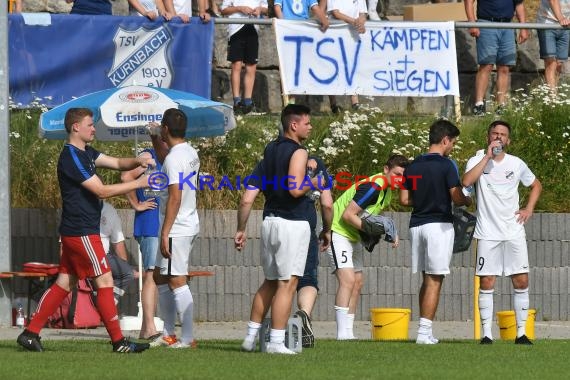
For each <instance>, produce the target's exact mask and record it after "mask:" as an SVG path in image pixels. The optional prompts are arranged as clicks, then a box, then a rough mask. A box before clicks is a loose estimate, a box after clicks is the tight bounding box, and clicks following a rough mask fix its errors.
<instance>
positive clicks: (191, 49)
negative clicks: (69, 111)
mask: <svg viewBox="0 0 570 380" xmlns="http://www.w3.org/2000/svg"><path fill="white" fill-rule="evenodd" d="M45 17H47V22H45V21H43V22H42V23H41V24H42V25H31V24H33V23H35V22H33V20H32V22H30V19H27V21H28V23H26V22H25V21H24V17H23V16H22V15H9V18H8V33H9V35H8V36H9V42H8V56H9V74H10V97H11V99H12V101H13V102H14V103H16V104H17V105H18V106H22V107H26V106H29V105H30V104H31V103H33V102H38V103H41V104H44V105H47V106H48V107H54V106H57V105H59V104H62V103H64V102H66V101H69V100H71V99H73V98H75V97H79V96H82V95H85V94H88V93H91V92H95V91H100V90H104V89H108V88H112V87H121V86H126V85H133V84H135V85H143V86H155V87H163V88H172V89H176V90H180V91H187V92H191V93H194V94H196V95H200V96H202V97H204V98H208V99H209V98H210V89H211V62H212V59H211V58H212V51H213V44H214V24H213V23H212V22H210V23H207V24H203V23H202V22H201V21H200V20H199V19H198V18H192V19H191V22H190V23H189V24H183V23H182V22H181V21H180V19H178V18H176V19H173V20H172V21H170V22H168V23H167V22H164V19H160V21H155V22H153V21H149V20H148V19H147V18H146V17H119V16H80V15H58V14H54V15H44V18H43V19H42V20H45Z"/></svg>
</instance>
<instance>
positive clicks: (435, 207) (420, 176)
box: [404, 153, 461, 227]
mask: <svg viewBox="0 0 570 380" xmlns="http://www.w3.org/2000/svg"><path fill="white" fill-rule="evenodd" d="M404 178H405V182H404V187H405V188H406V189H407V190H408V191H409V192H410V194H411V198H412V206H413V210H412V216H411V218H410V227H416V226H421V225H423V224H427V223H453V215H452V213H451V194H450V193H449V190H450V189H452V188H454V187H459V186H461V182H460V180H459V173H458V172H457V165H455V163H454V162H453V161H451V160H450V159H449V158H447V157H443V156H442V155H440V154H437V153H433V154H423V155H421V156H418V157H416V159H415V160H414V162H412V163H411V164H410V165H409V166H408V167H407V168H406V170H405V171H404Z"/></svg>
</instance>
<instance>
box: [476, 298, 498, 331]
mask: <svg viewBox="0 0 570 380" xmlns="http://www.w3.org/2000/svg"><path fill="white" fill-rule="evenodd" d="M494 291H495V290H494V289H489V290H484V289H481V290H479V314H480V316H481V326H482V327H483V336H484V337H485V336H486V337H488V338H489V339H493V333H492V331H491V327H492V325H493V292H494Z"/></svg>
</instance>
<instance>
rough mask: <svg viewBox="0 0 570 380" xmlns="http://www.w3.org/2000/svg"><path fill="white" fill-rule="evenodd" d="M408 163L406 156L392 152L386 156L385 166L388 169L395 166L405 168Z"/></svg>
mask: <svg viewBox="0 0 570 380" xmlns="http://www.w3.org/2000/svg"><path fill="white" fill-rule="evenodd" d="M409 164H410V160H408V159H407V158H406V157H404V156H402V155H401V154H393V155H391V156H390V157H388V161H386V166H387V167H388V170H390V169H393V168H395V167H396V166H399V167H401V168H404V169H405V168H406V167H407V166H408V165H409Z"/></svg>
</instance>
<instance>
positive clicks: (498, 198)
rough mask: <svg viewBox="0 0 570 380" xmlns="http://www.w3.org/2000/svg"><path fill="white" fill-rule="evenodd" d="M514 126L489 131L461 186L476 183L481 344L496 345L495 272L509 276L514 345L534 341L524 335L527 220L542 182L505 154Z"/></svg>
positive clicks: (497, 124)
mask: <svg viewBox="0 0 570 380" xmlns="http://www.w3.org/2000/svg"><path fill="white" fill-rule="evenodd" d="M510 133H511V126H510V125H509V124H508V123H507V122H505V121H501V120H497V121H494V122H492V123H491V125H490V126H489V129H488V131H487V142H488V144H489V145H488V147H487V149H486V150H480V151H478V152H477V153H476V154H475V156H474V157H472V158H470V159H469V161H468V162H467V167H466V170H465V175H464V176H463V181H462V182H463V186H465V187H469V186H473V185H475V191H476V199H477V225H476V227H475V234H474V237H475V238H476V239H478V246H477V265H476V268H475V273H476V275H477V276H479V278H480V292H479V312H480V314H481V324H482V327H483V339H482V340H481V344H490V343H493V336H492V334H491V324H492V319H493V288H494V286H495V278H496V276H497V275H499V276H502V275H503V274H504V275H505V276H509V277H511V280H512V283H513V287H514V297H513V304H514V309H515V318H516V322H517V338H516V340H515V344H532V343H531V342H530V340H529V339H528V337H527V336H526V335H525V326H526V320H527V316H528V308H529V295H528V272H529V263H528V252H527V246H526V235H525V230H524V224H525V223H526V222H527V221H528V220H529V219H530V217H531V216H532V214H533V211H534V208H535V206H536V203H537V202H538V198H539V197H540V193H541V191H542V185H541V184H540V182H539V180H538V179H537V178H536V177H535V175H534V174H533V173H532V171H531V170H530V169H529V168H528V166H527V165H526V164H525V163H524V162H523V161H522V160H521V159H520V158H518V157H515V156H512V155H510V154H508V153H506V152H505V149H506V148H507V147H508V146H509V145H510V143H511V140H510ZM519 183H522V184H523V185H524V186H527V187H530V189H531V190H530V194H529V197H528V202H527V204H526V206H525V207H523V208H520V206H519V193H518V187H519Z"/></svg>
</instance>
